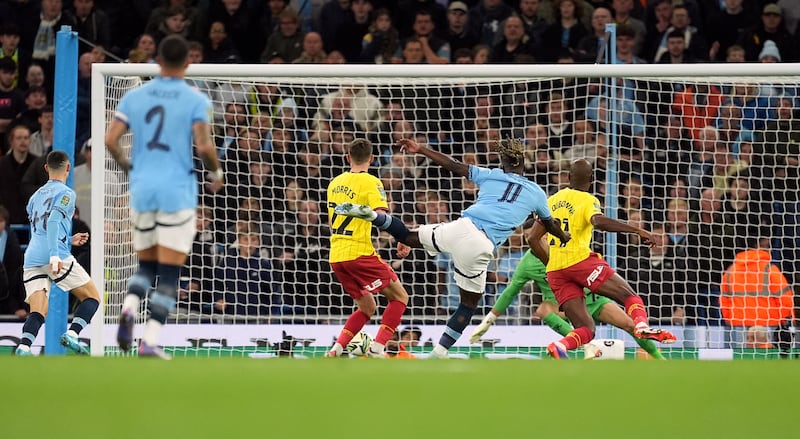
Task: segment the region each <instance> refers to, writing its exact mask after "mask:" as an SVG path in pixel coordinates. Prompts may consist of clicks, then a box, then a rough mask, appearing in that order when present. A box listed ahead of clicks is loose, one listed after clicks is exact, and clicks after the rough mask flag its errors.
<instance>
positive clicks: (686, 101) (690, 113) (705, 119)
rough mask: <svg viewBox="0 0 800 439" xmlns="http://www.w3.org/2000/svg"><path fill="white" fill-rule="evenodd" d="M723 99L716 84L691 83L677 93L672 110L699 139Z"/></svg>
mask: <svg viewBox="0 0 800 439" xmlns="http://www.w3.org/2000/svg"><path fill="white" fill-rule="evenodd" d="M676 38H677V37H676ZM722 101H723V96H722V92H721V91H720V89H719V87H717V86H716V85H714V84H697V85H693V84H689V85H687V86H686V87H685V88H684V89H683V91H681V92H679V93H676V94H675V98H674V100H673V103H672V110H673V112H674V113H675V114H680V115H681V117H682V121H683V126H684V127H686V128H687V129H689V132H690V133H691V135H692V139H699V134H700V131H701V130H702V129H704V128H705V127H706V126H709V125H712V124H714V121H715V119H716V118H717V114H718V113H719V109H720V106H721V105H722Z"/></svg>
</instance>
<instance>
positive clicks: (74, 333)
mask: <svg viewBox="0 0 800 439" xmlns="http://www.w3.org/2000/svg"><path fill="white" fill-rule="evenodd" d="M67 335H70V336H72V337H75V338H78V333H77V332H75V331H73V330H72V329H70V330H69V331H67Z"/></svg>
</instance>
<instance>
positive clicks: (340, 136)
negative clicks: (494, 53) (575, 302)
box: [91, 64, 800, 358]
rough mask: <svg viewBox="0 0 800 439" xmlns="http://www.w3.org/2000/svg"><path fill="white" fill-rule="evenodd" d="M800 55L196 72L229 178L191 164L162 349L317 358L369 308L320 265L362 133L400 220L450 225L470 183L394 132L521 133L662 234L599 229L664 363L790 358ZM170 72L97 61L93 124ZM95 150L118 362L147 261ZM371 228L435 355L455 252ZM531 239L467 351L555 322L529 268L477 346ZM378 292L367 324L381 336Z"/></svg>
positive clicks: (493, 274) (103, 279)
mask: <svg viewBox="0 0 800 439" xmlns="http://www.w3.org/2000/svg"><path fill="white" fill-rule="evenodd" d="M795 67H796V66H792V65H771V66H766V65H681V66H671V65H670V66H662V65H625V66H621V65H612V66H603V65H549V66H541V65H503V66H500V65H496V66H461V65H459V66H440V67H435V66H405V65H403V66H352V65H346V66H329V65H314V66H310V65H193V66H191V67H190V69H189V71H188V74H187V80H188V81H189V82H191V83H192V84H193V85H194V86H196V87H197V88H198V89H200V90H201V91H202V92H204V93H206V94H207V95H208V96H209V97H210V98H211V100H212V101H213V106H214V115H213V123H214V128H213V134H214V140H215V142H216V144H217V149H218V153H219V156H220V158H221V162H222V165H223V167H224V169H225V175H226V180H227V181H226V184H225V186H224V188H222V189H221V190H219V191H216V192H215V188H214V187H213V186H212V184H211V183H210V182H208V181H206V180H205V178H204V175H205V173H204V172H203V171H202V169H200V164H199V163H200V162H199V161H198V162H197V163H198V167H199V168H198V176H199V180H200V181H201V183H200V193H201V195H200V203H201V207H200V209H199V220H198V230H199V232H198V235H197V238H196V240H195V245H194V248H193V253H192V255H191V256H190V258H189V261H188V263H187V266H186V268H185V270H184V272H183V275H182V277H181V288H180V297H179V301H178V306H177V309H176V310H175V312H174V314H173V315H172V316H171V317H170V320H169V324H168V325H167V327H166V328H165V330H164V333H163V343H164V344H165V346H166V347H167V348H168V350H170V351H172V352H173V353H176V354H185V355H211V356H225V355H237V356H238V355H263V356H270V355H282V354H288V353H290V352H291V354H292V355H305V356H319V355H321V354H322V353H323V352H324V351H325V350H326V348H327V347H329V346H330V345H331V344H332V342H333V340H334V338H335V337H336V335H337V334H338V332H339V330H340V329H341V325H342V324H343V323H344V321H345V320H346V319H347V317H348V316H349V315H350V313H351V312H352V311H353V310H354V305H353V301H352V300H351V299H350V298H349V297H347V296H346V294H345V293H344V292H343V290H342V287H341V286H340V284H339V283H338V282H337V280H336V279H335V277H334V276H333V274H332V271H331V268H330V266H329V264H328V262H327V260H328V248H329V242H328V238H329V236H330V233H331V231H330V229H329V227H328V225H327V224H328V218H327V216H328V214H327V210H328V209H327V204H326V200H325V195H326V194H325V190H326V187H327V184H328V182H329V181H330V180H331V178H332V177H333V176H336V175H337V174H339V173H341V172H343V171H345V170H347V169H348V164H347V161H346V158H345V152H346V146H347V144H348V143H349V142H350V141H352V140H353V139H354V138H360V137H363V138H367V139H369V140H371V141H372V143H373V144H374V148H375V149H374V154H375V162H374V164H373V167H372V172H373V173H374V174H375V175H376V176H378V177H380V178H381V180H382V181H383V183H384V185H385V188H386V194H387V197H388V199H389V201H390V209H391V210H392V212H393V213H394V215H395V216H398V217H400V218H402V219H403V220H404V221H405V222H406V224H408V225H409V226H412V227H413V226H414V225H418V224H423V223H438V222H443V221H449V220H451V219H454V218H457V217H458V215H459V212H460V211H461V210H463V209H464V208H466V207H467V206H469V205H471V204H472V203H473V202H474V200H475V197H476V187H475V185H474V184H472V183H470V182H468V181H466V180H464V179H461V178H456V177H454V176H452V175H450V174H449V173H448V172H447V171H444V170H443V169H441V168H439V167H437V166H436V165H435V164H432V163H430V162H428V161H426V160H425V159H424V157H422V156H412V155H408V154H405V153H403V152H401V151H400V150H399V149H398V148H397V146H396V142H397V140H398V139H401V138H404V137H408V138H414V139H416V141H417V142H420V143H423V144H426V145H428V146H429V147H430V148H433V149H435V150H438V151H441V152H443V153H445V154H448V155H451V156H452V157H454V158H456V159H458V160H460V161H463V162H465V163H470V164H476V165H481V166H489V167H492V166H497V164H498V155H497V153H496V152H495V150H494V148H493V144H494V143H495V142H496V141H497V140H499V139H501V138H508V137H514V138H522V139H524V141H525V143H526V145H527V150H526V159H527V163H526V171H525V174H526V176H527V177H528V178H530V179H531V180H533V181H535V182H536V183H538V184H539V185H540V186H541V187H542V188H543V189H544V190H545V191H546V192H547V193H548V194H553V193H554V192H555V191H557V190H558V189H559V188H561V187H564V186H565V184H566V183H567V181H568V176H569V175H568V171H567V168H568V165H569V163H570V161H571V160H573V159H577V158H586V159H588V160H589V161H591V162H592V163H593V164H594V169H595V184H594V187H593V188H592V192H593V193H594V194H595V195H597V196H598V197H599V198H600V199H601V201H602V202H603V204H604V209H605V213H606V214H607V215H608V216H611V217H615V218H620V219H623V220H626V221H628V222H630V223H632V224H635V225H637V226H641V227H643V228H645V229H647V230H649V231H651V233H652V234H653V238H654V241H655V242H656V243H657V244H659V245H658V246H656V247H653V248H648V247H647V246H646V245H643V243H642V242H641V240H640V239H639V238H638V237H637V236H635V235H622V234H620V235H613V234H608V233H604V232H596V233H595V236H594V243H593V249H594V250H595V251H596V252H598V253H599V254H602V255H604V256H605V257H606V258H607V259H608V260H609V261H610V262H611V264H612V266H613V267H615V268H616V270H617V271H618V272H619V273H620V274H621V275H622V276H623V277H625V278H626V279H627V280H628V281H629V283H630V284H631V285H632V286H633V287H634V289H635V290H636V291H638V293H639V294H640V295H641V296H642V298H643V300H644V302H645V304H646V306H647V311H648V314H649V316H650V321H651V325H652V326H657V327H665V328H669V329H670V330H672V331H673V332H675V334H676V335H677V336H678V342H677V343H676V344H675V345H671V346H665V347H664V348H663V352H664V354H665V355H666V356H668V357H672V358H703V357H712V358H713V357H730V356H734V357H748V358H752V357H757V358H767V357H778V356H779V355H781V354H782V353H783V354H785V353H788V352H790V350H791V349H792V348H793V346H792V334H793V328H792V326H791V322H792V316H793V315H794V304H793V300H794V297H793V287H794V285H795V284H797V281H798V279H797V278H798V276H800V271H798V270H797V262H798V254H797V253H798V248H799V247H798V239H800V238H798V237H800V233H798V230H797V228H798V227H800V210H798V199H797V197H798V195H797V194H798V187H797V184H798V169H800V167H798V160H800V119H798V113H797V112H796V110H795V107H796V105H797V104H798V101H797V99H798V88H797V82H798V78H797V76H796V75H794V76H793V73H792V72H793V71H794V70H793V69H794V68H795ZM156 73H157V67H155V66H152V65H134V64H129V65H96V66H95V67H94V71H93V75H94V77H93V101H94V102H95V103H96V105H94V106H93V126H92V130H93V131H92V134H93V136H94V137H97V138H102V137H103V133H104V131H105V129H106V127H107V125H108V123H109V121H110V120H111V118H112V116H113V113H114V110H115V109H116V107H117V104H118V102H119V99H120V98H121V97H122V96H123V95H124V93H125V92H126V91H128V90H130V89H131V88H133V87H136V86H138V85H140V84H141V83H143V82H144V81H147V80H148V78H150V77H152V76H153V75H154V74H156ZM125 140H126V141H127V142H130V138H126V139H125ZM95 149H96V151H95V152H94V154H95V155H94V160H95V163H96V164H99V165H96V166H95V167H94V169H93V173H94V174H93V187H92V197H93V200H92V202H93V206H94V208H93V209H92V218H91V219H92V227H93V230H94V231H95V233H94V239H93V245H94V247H93V249H92V250H93V252H92V256H93V260H92V274H93V277H94V278H95V280H96V281H98V283H100V284H101V285H103V289H104V291H105V296H104V299H105V300H104V305H103V306H102V307H101V311H100V313H99V314H98V317H96V318H95V322H101V323H102V324H101V325H94V326H95V327H94V331H93V339H92V348H93V349H92V350H93V353H95V354H98V355H102V354H106V355H108V354H115V353H116V352H117V351H116V347H115V343H114V334H115V330H116V318H117V315H118V313H119V309H120V307H121V304H122V300H123V297H124V294H125V286H126V282H127V279H128V277H129V276H130V275H131V274H132V273H133V271H134V269H135V268H136V265H137V261H136V257H135V254H134V253H133V251H132V247H131V238H130V234H131V231H130V224H129V207H128V204H127V203H128V196H127V180H126V177H125V176H124V175H123V174H122V173H121V172H120V170H119V169H118V168H117V167H116V165H115V164H114V163H113V160H111V158H110V157H109V156H108V155H105V154H104V152H103V149H102V148H95ZM101 227H102V233H99V232H100V229H101ZM374 242H375V247H376V248H377V249H378V250H377V251H378V253H379V254H380V255H381V256H382V257H383V258H384V259H385V260H386V261H388V262H389V263H390V264H391V265H392V267H393V268H394V269H395V271H396V272H397V274H398V276H399V278H400V280H401V282H402V283H403V284H404V285H405V287H406V289H407V291H408V292H409V295H410V303H409V307H408V310H407V311H406V314H405V315H404V317H403V322H402V324H401V326H400V331H399V332H398V334H402V336H403V337H405V338H407V339H415V341H410V342H407V343H406V342H405V341H404V343H406V346H408V347H409V348H410V350H411V351H412V352H417V353H420V352H422V353H424V352H427V351H429V350H430V348H431V346H433V345H435V343H436V342H437V341H438V339H439V337H440V335H441V333H442V331H443V330H444V327H445V326H444V324H445V322H446V320H447V318H448V317H449V315H450V314H451V313H452V312H453V311H454V310H455V308H456V307H457V304H458V298H459V293H458V288H457V287H456V285H455V283H454V282H453V267H452V263H451V261H450V260H449V259H448V257H447V256H446V255H440V256H437V257H430V256H428V255H427V254H426V253H425V252H423V251H422V250H415V251H413V252H412V253H411V255H410V256H409V257H407V258H405V259H399V258H398V257H396V254H395V250H394V249H395V243H394V242H393V240H392V239H391V238H390V237H389V236H388V235H385V234H379V233H378V232H377V230H375V233H374ZM526 249H527V247H526V244H525V243H524V240H523V238H522V234H521V231H519V230H518V231H516V232H515V233H514V234H513V235H512V237H511V238H510V239H509V241H508V242H507V243H505V244H504V245H502V246H501V247H500V248H499V249H498V251H497V255H496V260H495V261H494V262H493V263H492V264H491V266H490V269H489V271H490V273H489V282H488V285H487V288H486V291H485V294H484V296H483V299H482V301H481V305H480V307H479V309H478V310H477V311H476V313H475V317H473V321H472V323H473V325H471V326H469V327H468V328H467V329H466V330H465V332H464V335H463V336H462V337H461V339H460V340H459V341H458V342H457V343H456V345H455V347H454V348H453V352H454V353H456V354H463V355H466V356H470V357H482V356H534V357H535V356H540V355H542V353H543V349H544V347H545V346H546V345H547V344H548V343H550V342H552V341H554V340H557V339H559V338H560V337H561V336H560V335H558V334H557V333H556V332H554V331H553V330H551V329H550V328H549V327H548V326H546V325H545V324H543V320H544V319H545V317H547V315H545V312H547V313H548V314H549V311H547V310H553V309H555V308H557V307H553V306H550V307H548V306H546V305H544V306H543V305H542V302H543V300H544V299H543V294H542V291H540V290H539V288H538V287H536V285H535V283H534V282H528V283H526V284H525V285H524V286H523V287H522V290H521V292H520V294H519V296H518V297H517V298H516V299H515V300H514V302H513V303H512V304H511V306H510V307H509V308H508V309H507V310H506V312H505V313H504V315H503V316H502V317H501V318H499V319H498V322H497V324H496V325H495V326H493V327H492V328H491V329H490V330H489V331H488V332H487V333H486V334H485V335H484V336H483V338H482V340H481V341H480V342H479V343H475V344H470V343H469V340H468V339H469V334H470V333H471V332H472V329H473V328H474V325H476V324H477V323H478V322H479V321H480V318H481V317H482V316H483V315H485V313H486V312H488V311H489V309H491V307H492V305H493V304H494V303H495V301H496V300H497V298H498V297H499V296H500V294H501V293H502V292H503V290H504V289H505V288H506V287H507V286H508V284H509V282H510V279H511V277H512V276H513V273H514V271H515V268H516V266H517V264H518V263H519V261H520V260H521V258H522V257H523V255H524V254H525V251H526ZM770 269H772V271H770ZM726 270H727V272H726ZM587 298H589V299H593V300H594V299H597V297H596V296H591V295H590V296H587ZM378 303H379V309H378V314H377V315H376V317H375V318H373V321H372V322H370V323H371V325H368V326H367V328H366V331H367V332H368V333H371V335H373V336H374V335H375V332H376V329H377V326H376V325H377V323H378V322H379V318H380V317H379V316H380V311H381V310H382V309H383V308H382V307H383V306H384V305H385V301H383V299H382V298H379V299H378ZM143 309H144V308H143ZM592 310H593V311H596V314H595V316H602V315H603V314H602V313H601V311H600V309H595V308H592ZM144 318H145V317H144V316H142V317H141V320H140V323H143V322H144ZM140 330H141V325H139V326H137V331H140ZM597 338H600V339H609V340H622V342H623V343H624V346H625V353H626V356H628V357H633V356H636V355H637V348H638V346H637V345H636V343H635V342H634V340H633V339H632V338H631V337H630V336H629V335H628V334H627V333H625V331H624V330H622V329H619V328H616V327H614V326H611V325H607V324H602V323H601V324H599V325H598V329H597Z"/></svg>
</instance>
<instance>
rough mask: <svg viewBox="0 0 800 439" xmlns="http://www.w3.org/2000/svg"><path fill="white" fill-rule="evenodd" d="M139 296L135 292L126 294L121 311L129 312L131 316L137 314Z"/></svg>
mask: <svg viewBox="0 0 800 439" xmlns="http://www.w3.org/2000/svg"><path fill="white" fill-rule="evenodd" d="M139 302H140V299H139V296H137V295H136V294H127V295H126V296H125V301H124V302H122V312H123V313H129V314H130V315H132V316H134V317H135V316H137V315H139Z"/></svg>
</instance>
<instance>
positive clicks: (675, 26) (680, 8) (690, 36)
mask: <svg viewBox="0 0 800 439" xmlns="http://www.w3.org/2000/svg"><path fill="white" fill-rule="evenodd" d="M670 23H671V24H672V25H671V26H670V27H668V28H667V30H665V31H664V32H663V33H662V34H661V35H660V38H659V40H658V45H657V46H656V49H655V53H654V54H653V59H654V60H660V59H661V56H662V55H663V54H664V53H666V52H668V51H669V46H668V42H669V41H668V39H669V36H670V35H673V32H675V31H677V32H681V33H683V40H684V46H685V48H686V50H688V51H689V54H690V55H691V56H692V57H693V58H695V59H697V60H699V61H706V60H708V53H709V52H708V43H707V42H706V39H705V37H704V36H703V34H702V33H700V31H699V30H698V29H697V28H696V27H694V26H692V25H691V20H690V19H689V10H688V9H686V6H684V5H676V6H674V7H673V9H672V19H671V20H670Z"/></svg>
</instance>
